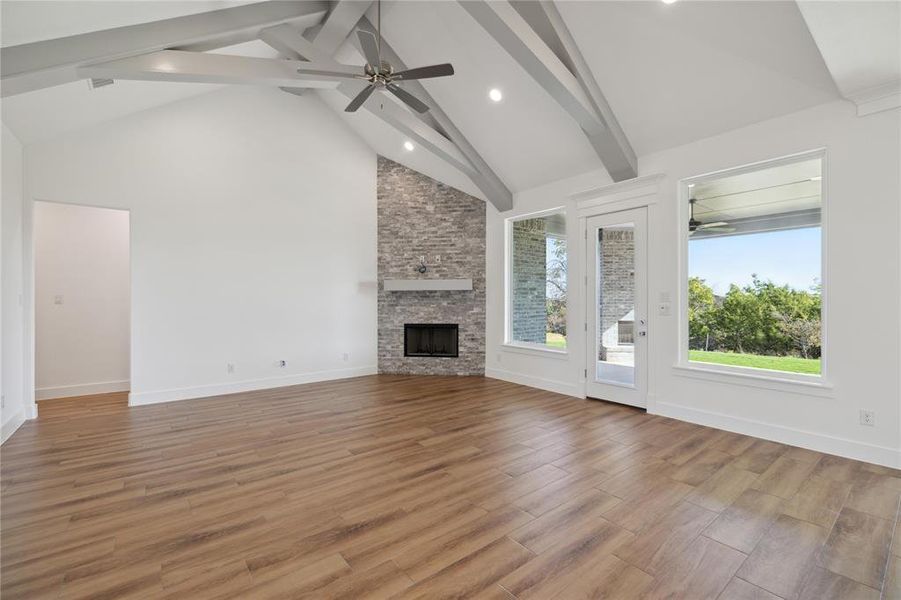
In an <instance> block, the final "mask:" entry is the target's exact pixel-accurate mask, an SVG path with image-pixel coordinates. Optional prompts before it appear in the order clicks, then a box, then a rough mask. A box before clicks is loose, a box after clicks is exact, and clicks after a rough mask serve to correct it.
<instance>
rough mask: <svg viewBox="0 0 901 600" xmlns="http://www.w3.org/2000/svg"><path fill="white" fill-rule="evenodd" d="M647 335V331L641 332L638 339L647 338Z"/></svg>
mask: <svg viewBox="0 0 901 600" xmlns="http://www.w3.org/2000/svg"><path fill="white" fill-rule="evenodd" d="M647 335H648V332H647V331H644V330H641V331H639V332H638V337H647Z"/></svg>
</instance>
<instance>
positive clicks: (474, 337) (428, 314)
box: [377, 156, 485, 375]
mask: <svg viewBox="0 0 901 600" xmlns="http://www.w3.org/2000/svg"><path fill="white" fill-rule="evenodd" d="M377 193H378V279H379V295H378V323H379V331H378V364H379V372H380V373H402V374H414V375H484V373H485V203H484V202H483V201H482V200H479V199H478V198H474V197H472V196H470V195H468V194H464V193H463V192H461V191H459V190H456V189H454V188H452V187H449V186H447V185H444V184H443V183H439V182H437V181H435V180H434V179H431V178H429V177H426V176H425V175H422V174H421V173H418V172H416V171H414V170H412V169H408V168H407V167H405V166H403V165H400V164H398V163H396V162H393V161H391V160H388V159H387V158H384V157H381V156H380V157H379V158H378V189H377ZM420 256H427V257H428V260H429V262H430V266H429V270H428V272H427V273H425V274H424V275H420V274H419V273H418V272H417V271H416V267H417V266H419V257H420ZM436 256H440V257H441V263H440V264H436V265H433V266H432V265H431V262H434V261H433V259H434V257H436ZM417 278H423V279H472V287H473V289H472V291H471V292H470V291H465V292H464V291H442V292H432V291H430V292H386V291H385V290H384V285H383V283H382V282H383V281H384V280H385V279H417ZM404 323H457V324H458V325H459V328H460V338H459V350H460V356H459V358H430V357H404Z"/></svg>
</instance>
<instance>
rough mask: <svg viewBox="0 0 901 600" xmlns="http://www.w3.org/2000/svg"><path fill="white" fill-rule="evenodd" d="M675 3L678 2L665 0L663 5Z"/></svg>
mask: <svg viewBox="0 0 901 600" xmlns="http://www.w3.org/2000/svg"><path fill="white" fill-rule="evenodd" d="M675 1H676V0H663V3H664V4H672V3H673V2H675Z"/></svg>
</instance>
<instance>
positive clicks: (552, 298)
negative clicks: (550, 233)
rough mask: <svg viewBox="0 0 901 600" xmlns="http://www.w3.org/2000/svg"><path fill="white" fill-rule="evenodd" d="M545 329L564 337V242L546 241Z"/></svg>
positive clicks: (550, 238) (559, 240)
mask: <svg viewBox="0 0 901 600" xmlns="http://www.w3.org/2000/svg"><path fill="white" fill-rule="evenodd" d="M546 295H547V323H548V325H547V327H548V331H549V332H550V333H559V334H561V335H566V240H565V239H561V238H556V237H548V239H547V292H546Z"/></svg>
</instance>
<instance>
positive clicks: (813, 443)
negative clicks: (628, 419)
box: [648, 400, 901, 469]
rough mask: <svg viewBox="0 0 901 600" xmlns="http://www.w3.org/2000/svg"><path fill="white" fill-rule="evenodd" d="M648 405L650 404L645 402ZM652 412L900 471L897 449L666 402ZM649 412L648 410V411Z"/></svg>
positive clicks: (655, 404)
mask: <svg viewBox="0 0 901 600" xmlns="http://www.w3.org/2000/svg"><path fill="white" fill-rule="evenodd" d="M649 404H650V403H649ZM653 406H654V413H653V414H657V415H661V416H664V417H671V418H673V419H679V420H680V421H688V422H690V423H697V424H698V425H706V426H708V427H714V428H716V429H724V430H726V431H732V432H734V433H742V434H744V435H751V436H754V437H758V438H762V439H765V440H770V441H773V442H780V443H782V444H788V445H791V446H799V447H801V448H807V449H808V450H815V451H817V452H824V453H826V454H834V455H836V456H843V457H845V458H851V459H854V460H862V461H864V462H868V463H874V464H877V465H882V466H885V467H891V468H893V469H898V468H901V451H899V449H897V448H889V447H886V446H877V445H875V444H867V443H865V442H858V441H855V440H849V439H846V438H840V437H835V436H830V435H824V434H822V433H815V432H813V431H805V430H803V429H795V428H792V427H784V426H782V425H773V424H772V423H764V422H762V421H755V420H752V419H743V418H740V417H733V416H731V415H724V414H722V413H716V412H712V411H706V410H699V409H696V408H689V407H686V406H681V405H678V404H671V403H669V402H661V401H659V400H658V401H656V402H655V403H654V405H653ZM648 412H650V409H649V411H648Z"/></svg>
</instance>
